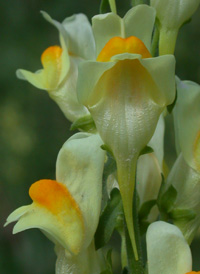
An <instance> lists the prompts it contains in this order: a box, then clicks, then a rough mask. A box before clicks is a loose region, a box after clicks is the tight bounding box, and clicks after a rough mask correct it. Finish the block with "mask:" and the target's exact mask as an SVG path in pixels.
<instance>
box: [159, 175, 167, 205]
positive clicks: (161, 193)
mask: <svg viewBox="0 0 200 274" xmlns="http://www.w3.org/2000/svg"><path fill="white" fill-rule="evenodd" d="M161 177H162V182H161V185H160V189H159V192H158V197H157V205H158V208H159V209H160V204H161V200H162V195H163V194H164V191H165V185H166V183H165V177H164V175H163V174H162V173H161Z"/></svg>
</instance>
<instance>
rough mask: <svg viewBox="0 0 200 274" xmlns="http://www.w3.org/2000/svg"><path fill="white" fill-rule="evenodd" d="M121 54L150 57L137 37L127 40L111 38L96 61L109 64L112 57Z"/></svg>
mask: <svg viewBox="0 0 200 274" xmlns="http://www.w3.org/2000/svg"><path fill="white" fill-rule="evenodd" d="M122 53H135V54H141V55H142V58H150V57H152V56H151V54H150V52H149V51H148V49H147V48H146V46H145V44H144V43H143V42H142V41H141V40H140V39H139V38H137V37H135V36H130V37H128V38H121V37H113V38H111V39H110V40H109V41H108V43H107V44H106V45H105V46H104V48H103V49H102V51H101V52H100V54H99V56H98V57H97V61H100V62H109V61H110V59H111V58H112V56H114V55H117V54H122Z"/></svg>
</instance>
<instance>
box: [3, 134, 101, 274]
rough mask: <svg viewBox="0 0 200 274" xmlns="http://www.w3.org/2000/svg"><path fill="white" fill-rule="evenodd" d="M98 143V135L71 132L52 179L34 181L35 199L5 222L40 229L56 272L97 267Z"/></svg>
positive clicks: (96, 269) (19, 228)
mask: <svg viewBox="0 0 200 274" xmlns="http://www.w3.org/2000/svg"><path fill="white" fill-rule="evenodd" d="M101 145H102V140H101V138H100V137H99V136H98V135H89V134H86V133H78V134H75V135H74V136H72V137H71V138H70V139H69V140H68V141H67V142H66V143H65V144H64V145H63V147H62V148H61V150H60V152H59V154H58V158H57V163H56V181H55V180H40V181H37V182H36V183H34V184H33V185H32V186H31V187H30V190H29V195H30V197H31V199H32V200H33V203H32V204H30V205H27V206H22V207H20V208H18V209H16V210H15V211H14V212H13V213H11V214H10V216H9V217H8V219H7V222H6V225H7V224H9V223H11V222H14V221H17V223H16V225H15V226H14V229H13V233H18V232H20V231H23V230H26V229H30V228H39V229H40V230H41V231H42V232H44V234H45V235H46V236H47V237H48V238H49V239H50V240H52V241H53V242H54V244H55V245H56V252H57V254H58V261H57V265H56V268H57V274H60V273H62V272H61V269H65V271H66V273H73V274H79V273H84V274H91V273H94V274H99V272H100V270H101V263H98V261H99V258H98V257H99V254H98V252H96V251H95V249H94V244H93V236H94V233H95V231H96V228H97V224H98V221H99V215H100V209H101V192H102V172H103V166H104V159H105V152H104V151H103V150H102V149H101V148H100V146H101ZM75 262H76V263H75ZM74 263H75V265H74ZM70 269H71V271H69V272H68V271H67V270H70ZM72 270H73V271H72Z"/></svg>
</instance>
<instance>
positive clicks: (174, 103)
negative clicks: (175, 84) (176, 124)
mask: <svg viewBox="0 0 200 274" xmlns="http://www.w3.org/2000/svg"><path fill="white" fill-rule="evenodd" d="M176 101H177V89H176V94H175V98H174V101H173V103H172V104H171V105H168V106H167V111H168V112H169V113H172V110H173V109H174V107H175V105H176Z"/></svg>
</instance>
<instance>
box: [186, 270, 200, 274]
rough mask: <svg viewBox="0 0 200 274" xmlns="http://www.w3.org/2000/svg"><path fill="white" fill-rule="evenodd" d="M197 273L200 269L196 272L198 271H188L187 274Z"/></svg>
mask: <svg viewBox="0 0 200 274" xmlns="http://www.w3.org/2000/svg"><path fill="white" fill-rule="evenodd" d="M195 273H197V274H200V271H198V272H196V271H191V272H187V273H186V274H195Z"/></svg>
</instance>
